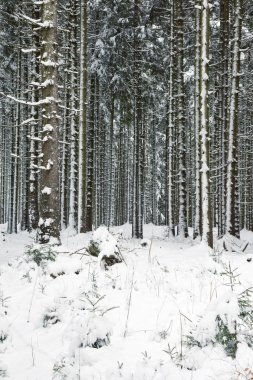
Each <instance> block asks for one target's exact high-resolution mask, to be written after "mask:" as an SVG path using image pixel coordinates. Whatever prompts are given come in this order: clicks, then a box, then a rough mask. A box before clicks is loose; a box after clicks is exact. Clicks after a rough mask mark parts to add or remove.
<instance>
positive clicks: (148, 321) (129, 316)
mask: <svg viewBox="0 0 253 380" xmlns="http://www.w3.org/2000/svg"><path fill="white" fill-rule="evenodd" d="M4 228H5V226H0V231H2V232H1V237H0V265H1V267H0V377H1V376H7V378H9V379H11V380H51V379H58V380H59V379H67V380H74V379H75V380H80V379H81V380H92V379H94V380H98V379H100V380H101V379H102V380H118V379H124V380H130V379H131V380H132V379H134V380H144V379H145V380H165V379H168V380H181V379H183V380H190V379H191V380H192V379H193V380H209V379H216V380H217V379H219V380H233V379H248V380H252V379H253V349H251V348H250V347H249V342H248V341H247V339H246V338H245V337H246V335H247V337H250V335H251V334H252V331H251V329H250V328H249V329H248V330H246V327H245V326H240V325H239V322H238V321H239V319H238V315H239V313H240V309H239V303H238V300H239V299H240V297H241V294H242V292H243V291H244V290H245V289H247V288H250V287H251V286H253V280H252V278H253V277H252V273H253V260H252V257H253V250H252V245H249V246H248V248H247V249H246V250H245V252H244V253H236V252H233V253H229V252H222V245H221V244H220V245H219V249H215V250H214V252H212V253H210V252H208V249H207V248H206V247H205V246H204V245H202V244H197V243H196V242H193V241H192V239H190V238H189V239H187V240H185V241H184V242H182V241H180V240H178V239H177V238H175V239H170V240H169V239H167V238H166V229H165V228H164V227H155V226H152V225H148V226H145V229H144V234H145V239H144V241H143V242H140V241H138V240H133V239H131V238H130V235H131V227H130V226H129V225H126V226H123V227H121V228H119V227H117V228H113V229H112V233H113V235H114V239H117V240H118V246H119V248H120V252H121V254H122V256H123V258H124V261H123V262H122V263H119V264H115V265H113V266H111V267H109V268H108V270H104V269H103V268H102V266H101V263H100V261H99V259H97V258H95V257H92V256H89V255H85V254H83V253H84V250H80V251H78V250H79V249H81V248H83V247H85V246H87V245H88V243H89V240H90V239H91V234H80V235H76V236H75V235H74V234H73V233H72V232H71V231H69V230H66V231H64V233H63V234H62V246H60V247H59V248H57V250H58V255H57V258H56V261H55V262H53V261H49V262H48V263H46V264H45V265H44V266H42V267H38V266H37V265H36V264H35V263H34V262H33V261H29V260H28V259H27V257H26V256H25V255H24V251H25V249H26V248H25V246H26V245H29V244H31V243H32V241H33V237H32V236H30V235H29V234H28V233H25V232H22V233H19V234H17V235H11V236H10V235H7V234H6V233H4ZM242 238H243V239H245V240H247V241H250V242H251V243H253V234H252V233H250V232H248V231H243V232H242ZM115 241H116V240H115ZM76 251H78V252H76ZM73 252H76V253H74V254H73ZM15 257H16V258H15ZM229 273H230V274H229ZM237 275H238V277H237ZM243 294H244V293H243ZM249 299H250V295H249V298H248V300H249ZM247 310H248V311H249V313H250V309H249V308H248V309H247ZM217 316H220V318H221V319H223V320H224V321H225V320H226V323H227V326H228V329H229V331H230V332H231V334H232V333H233V332H234V330H235V328H236V332H237V341H238V342H237V352H236V357H235V358H231V356H229V355H227V353H226V352H225V350H224V346H222V345H221V344H220V343H217V323H218V322H217ZM235 321H236V327H235ZM248 326H249V325H247V328H248Z"/></svg>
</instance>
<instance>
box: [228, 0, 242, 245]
mask: <svg viewBox="0 0 253 380" xmlns="http://www.w3.org/2000/svg"><path fill="white" fill-rule="evenodd" d="M241 31H242V0H236V1H235V16H234V38H233V57H232V80H231V97H230V110H229V141H228V165H227V207H226V211H227V220H226V232H227V233H229V234H231V235H233V236H236V237H238V238H239V237H240V231H239V203H238V197H239V192H238V102H239V84H240V46H241Z"/></svg>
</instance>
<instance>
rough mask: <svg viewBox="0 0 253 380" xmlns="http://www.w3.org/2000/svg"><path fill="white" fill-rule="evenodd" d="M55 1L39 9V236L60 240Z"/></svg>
mask: <svg viewBox="0 0 253 380" xmlns="http://www.w3.org/2000/svg"><path fill="white" fill-rule="evenodd" d="M56 28H57V0H44V1H43V2H42V8H41V62H40V63H41V79H42V83H41V93H42V100H41V104H42V160H41V167H40V169H41V188H40V191H41V198H40V207H39V215H40V219H39V223H38V224H39V226H38V227H39V228H38V238H39V242H40V243H48V242H49V241H50V240H51V238H55V239H56V241H57V242H60V233H59V224H60V208H59V178H58V176H59V167H58V129H59V120H60V119H59V115H58V90H57V65H58V62H57V38H56V37H57V36H56V31H57V29H56Z"/></svg>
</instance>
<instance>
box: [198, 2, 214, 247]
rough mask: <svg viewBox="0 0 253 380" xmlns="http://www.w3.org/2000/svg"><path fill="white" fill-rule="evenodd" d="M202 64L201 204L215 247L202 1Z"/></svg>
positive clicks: (205, 21)
mask: <svg viewBox="0 0 253 380" xmlns="http://www.w3.org/2000/svg"><path fill="white" fill-rule="evenodd" d="M201 6H202V7H201V65H200V86H201V87H200V88H201V91H200V99H201V115H200V116H201V121H200V122H201V130H200V135H201V197H202V198H201V204H202V238H203V240H204V241H205V242H206V243H207V244H208V245H209V247H211V248H212V247H213V228H212V214H211V198H210V168H209V102H208V99H209V96H208V88H209V77H208V68H209V3H208V0H202V2H201Z"/></svg>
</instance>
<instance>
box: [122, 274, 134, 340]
mask: <svg viewBox="0 0 253 380" xmlns="http://www.w3.org/2000/svg"><path fill="white" fill-rule="evenodd" d="M133 283H134V269H133V273H132V279H131V286H130V293H129V299H128V307H127V318H126V324H125V331H124V338H125V337H126V334H127V325H128V319H129V313H130V306H131V300H132V291H133Z"/></svg>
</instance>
